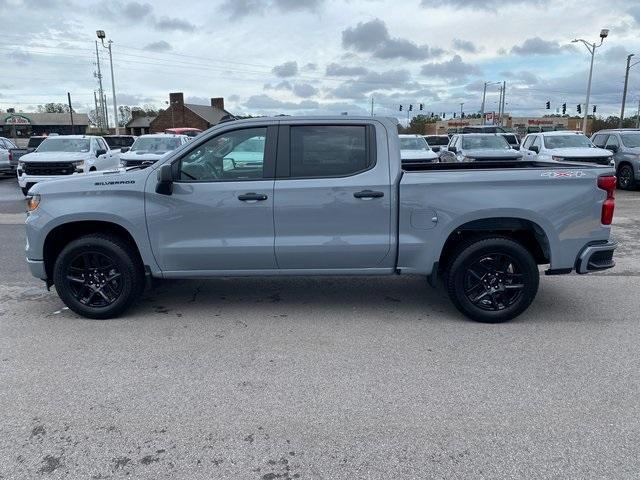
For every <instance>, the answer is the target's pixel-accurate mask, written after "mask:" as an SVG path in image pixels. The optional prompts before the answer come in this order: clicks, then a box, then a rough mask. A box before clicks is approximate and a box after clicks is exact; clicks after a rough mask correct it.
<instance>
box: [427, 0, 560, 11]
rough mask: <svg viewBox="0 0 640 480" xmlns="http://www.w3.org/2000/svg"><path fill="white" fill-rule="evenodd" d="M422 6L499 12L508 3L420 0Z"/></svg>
mask: <svg viewBox="0 0 640 480" xmlns="http://www.w3.org/2000/svg"><path fill="white" fill-rule="evenodd" d="M546 3H549V0H510V1H509V2H508V5H522V4H526V5H529V6H534V5H543V4H546ZM420 5H421V6H422V7H425V8H439V7H449V8H454V9H459V8H469V9H474V10H494V11H495V10H497V9H498V7H501V8H504V7H505V5H507V3H506V2H505V1H504V0H420Z"/></svg>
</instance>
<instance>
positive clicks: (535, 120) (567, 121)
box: [426, 115, 591, 135]
mask: <svg viewBox="0 0 640 480" xmlns="http://www.w3.org/2000/svg"><path fill="white" fill-rule="evenodd" d="M582 122H583V119H582V118H575V117H574V118H572V117H512V116H511V115H507V116H505V117H504V120H503V125H502V126H503V127H504V128H506V129H509V130H512V131H514V132H516V133H518V134H520V135H525V134H527V133H531V132H535V131H540V130H582ZM483 124H485V125H487V124H491V122H487V121H486V120H485V121H484V122H483V119H482V118H452V119H450V120H441V121H438V122H436V123H432V124H428V125H427V132H426V133H427V134H431V135H433V134H445V133H452V132H455V131H457V130H458V129H462V128H463V127H468V126H474V125H483ZM590 124H591V119H589V124H588V125H587V132H590V130H591V128H590Z"/></svg>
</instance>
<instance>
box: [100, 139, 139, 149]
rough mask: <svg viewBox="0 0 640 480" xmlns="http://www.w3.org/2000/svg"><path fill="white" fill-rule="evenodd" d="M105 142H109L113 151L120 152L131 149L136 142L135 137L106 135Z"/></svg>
mask: <svg viewBox="0 0 640 480" xmlns="http://www.w3.org/2000/svg"><path fill="white" fill-rule="evenodd" d="M102 138H104V141H105V142H107V145H109V148H110V149H111V150H114V151H115V150H120V149H121V148H126V147H131V145H133V142H135V141H136V138H137V137H136V136H135V135H105V136H103V137H102Z"/></svg>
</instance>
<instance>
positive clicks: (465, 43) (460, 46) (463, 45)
mask: <svg viewBox="0 0 640 480" xmlns="http://www.w3.org/2000/svg"><path fill="white" fill-rule="evenodd" d="M452 43H453V48H455V49H456V50H460V51H463V52H467V53H477V52H478V48H477V47H476V46H475V44H474V43H473V42H471V41H469V40H461V39H459V38H454V39H453V42H452Z"/></svg>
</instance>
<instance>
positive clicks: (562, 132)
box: [533, 130, 584, 137]
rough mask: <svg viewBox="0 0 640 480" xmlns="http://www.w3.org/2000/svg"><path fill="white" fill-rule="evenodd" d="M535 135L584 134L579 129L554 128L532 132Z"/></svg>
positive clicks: (560, 135)
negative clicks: (552, 129) (548, 130)
mask: <svg viewBox="0 0 640 480" xmlns="http://www.w3.org/2000/svg"><path fill="white" fill-rule="evenodd" d="M533 133H534V134H536V135H543V136H545V137H562V136H567V135H584V133H582V132H581V131H576V130H555V131H553V132H533Z"/></svg>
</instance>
